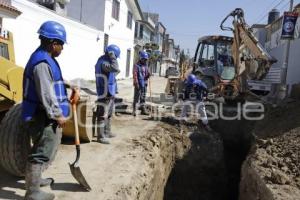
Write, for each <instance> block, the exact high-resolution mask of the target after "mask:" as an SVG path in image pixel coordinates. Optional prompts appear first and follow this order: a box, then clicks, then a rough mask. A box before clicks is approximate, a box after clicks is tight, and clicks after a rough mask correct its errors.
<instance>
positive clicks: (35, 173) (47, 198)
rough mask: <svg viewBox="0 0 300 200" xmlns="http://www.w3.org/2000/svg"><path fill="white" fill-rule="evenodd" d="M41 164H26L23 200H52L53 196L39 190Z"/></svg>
mask: <svg viewBox="0 0 300 200" xmlns="http://www.w3.org/2000/svg"><path fill="white" fill-rule="evenodd" d="M41 174H42V164H37V163H28V164H27V167H26V176H25V180H26V190H27V191H26V194H25V198H24V199H25V200H53V199H54V198H55V196H54V194H52V193H46V192H44V191H42V190H40V185H41Z"/></svg>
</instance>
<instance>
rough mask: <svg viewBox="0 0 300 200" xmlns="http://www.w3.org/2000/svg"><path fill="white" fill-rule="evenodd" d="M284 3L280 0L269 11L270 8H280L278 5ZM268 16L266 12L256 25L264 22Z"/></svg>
mask: <svg viewBox="0 0 300 200" xmlns="http://www.w3.org/2000/svg"><path fill="white" fill-rule="evenodd" d="M283 2H284V0H280V2H279V3H277V4H276V5H275V6H274V7H271V8H270V9H269V10H271V9H272V8H273V9H274V8H277V7H278V6H280V4H282V3H283ZM268 15H269V13H268V12H267V13H266V14H265V15H264V16H263V17H262V18H260V20H258V21H257V22H256V23H257V24H258V23H260V22H261V21H262V20H264V19H265V18H266V17H267V16H268Z"/></svg>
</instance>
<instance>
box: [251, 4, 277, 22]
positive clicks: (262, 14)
mask: <svg viewBox="0 0 300 200" xmlns="http://www.w3.org/2000/svg"><path fill="white" fill-rule="evenodd" d="M276 1H278V0H274V1H272V2H271V3H270V4H269V5H268V6H267V7H266V9H264V11H263V12H262V13H261V14H260V15H259V16H258V17H257V18H256V19H255V20H254V21H257V20H258V19H260V18H261V17H263V16H265V13H266V12H268V11H269V10H270V9H271V8H272V7H273V5H274V3H275V2H276ZM280 1H281V0H280Z"/></svg>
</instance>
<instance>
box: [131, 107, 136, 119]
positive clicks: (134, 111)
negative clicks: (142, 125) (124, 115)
mask: <svg viewBox="0 0 300 200" xmlns="http://www.w3.org/2000/svg"><path fill="white" fill-rule="evenodd" d="M132 115H133V116H134V117H136V105H134V104H133V106H132Z"/></svg>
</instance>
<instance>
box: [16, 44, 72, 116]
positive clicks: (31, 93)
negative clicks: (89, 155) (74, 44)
mask: <svg viewBox="0 0 300 200" xmlns="http://www.w3.org/2000/svg"><path fill="white" fill-rule="evenodd" d="M41 62H46V63H47V64H48V65H49V66H50V70H51V73H52V76H53V81H54V85H53V87H54V91H55V95H56V98H57V101H58V103H59V106H60V109H61V112H62V114H63V116H64V117H68V116H69V114H70V108H69V101H68V96H67V91H66V88H65V85H64V81H63V77H62V74H61V70H60V67H59V64H58V63H57V61H56V60H55V59H54V58H52V57H50V55H49V54H48V53H47V52H46V51H44V50H42V49H41V48H38V49H37V50H36V51H35V52H34V53H33V54H32V55H31V57H30V59H29V61H28V63H27V65H26V67H25V72H24V77H23V102H22V117H23V120H25V121H28V120H31V119H32V117H33V116H34V115H35V112H36V110H37V108H38V106H39V105H42V103H41V102H40V100H39V98H38V95H37V92H36V89H35V88H36V86H35V82H34V78H33V71H34V69H35V67H36V66H37V65H38V64H39V63H41Z"/></svg>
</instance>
